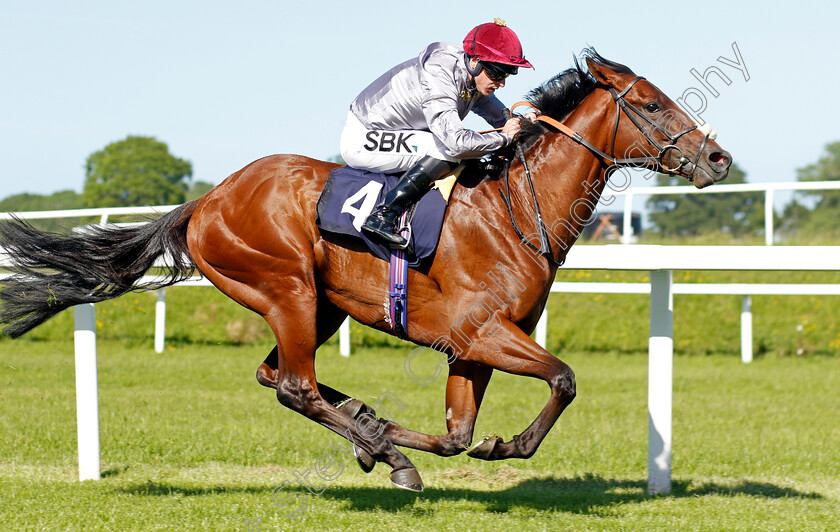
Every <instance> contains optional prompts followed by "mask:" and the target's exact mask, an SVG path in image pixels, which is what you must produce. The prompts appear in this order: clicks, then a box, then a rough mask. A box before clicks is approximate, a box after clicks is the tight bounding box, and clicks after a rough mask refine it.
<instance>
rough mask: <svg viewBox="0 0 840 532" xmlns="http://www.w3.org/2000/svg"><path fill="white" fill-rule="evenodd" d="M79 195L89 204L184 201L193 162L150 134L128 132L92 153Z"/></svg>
mask: <svg viewBox="0 0 840 532" xmlns="http://www.w3.org/2000/svg"><path fill="white" fill-rule="evenodd" d="M85 170H86V171H85V175H86V179H85V189H84V192H82V199H83V200H84V202H85V204H86V205H87V206H89V207H128V206H140V205H171V204H176V203H183V202H184V200H185V198H186V191H187V183H186V181H188V180H189V179H190V178H191V177H192V165H191V164H190V162H189V161H185V160H183V159H179V158H178V157H175V156H174V155H172V154H170V153H169V148H168V147H167V145H166V144H165V143H163V142H160V141H158V140H156V139H154V138H153V137H137V136H129V137H127V138H126V139H125V140H121V141H118V142H113V143H111V144H109V145H107V146H105V148H103V149H102V150H100V151H98V152H95V153H93V154H91V156H90V157H88V160H87V164H86V165H85Z"/></svg>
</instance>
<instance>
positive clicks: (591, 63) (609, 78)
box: [586, 57, 620, 87]
mask: <svg viewBox="0 0 840 532" xmlns="http://www.w3.org/2000/svg"><path fill="white" fill-rule="evenodd" d="M586 66H587V67H589V72H590V73H591V74H592V75H593V76H595V79H597V80H598V81H600V82H601V83H603V84H605V85H609V86H610V87H616V86H617V85H620V83H618V81H619V79H620V75H619V74H616V73H615V72H614V71H613V70H610V69H609V67H606V66H604V65H602V64H601V63H598V62H597V61H595V60H593V59H592V58H590V57H587V58H586Z"/></svg>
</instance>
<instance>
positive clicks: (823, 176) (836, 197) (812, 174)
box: [788, 142, 840, 234]
mask: <svg viewBox="0 0 840 532" xmlns="http://www.w3.org/2000/svg"><path fill="white" fill-rule="evenodd" d="M797 174H798V178H799V180H800V181H837V180H840V142H833V143H831V144H828V145H826V147H825V155H824V156H822V157H820V158H819V160H818V161H817V162H816V163H814V164H809V165H808V166H805V167H803V168H800V169H798V170H797ZM797 196H798V197H801V198H805V203H808V204H812V205H813V208H812V209H808V208H807V207H804V206H803V205H801V204H799V203H798V202H796V201H794V206H795V208H796V211H797V213H798V216H797V217H796V218H795V219H793V220H790V222H791V223H790V224H788V225H791V227H790V228H789V229H791V230H792V231H793V232H795V231H796V230H797V229H801V230H802V232H804V233H806V234H813V233H820V234H826V233H834V234H836V233H837V232H838V226H837V220H838V219H840V190H814V191H802V192H798V193H797Z"/></svg>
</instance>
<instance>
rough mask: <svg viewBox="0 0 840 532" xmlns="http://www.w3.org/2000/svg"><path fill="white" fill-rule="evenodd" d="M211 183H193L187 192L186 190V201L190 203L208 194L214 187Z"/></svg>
mask: <svg viewBox="0 0 840 532" xmlns="http://www.w3.org/2000/svg"><path fill="white" fill-rule="evenodd" d="M215 186H216V185H214V184H213V183H208V182H206V181H194V182H193V183H192V184H191V185H190V188H189V190H187V201H192V200H194V199H197V198H200V197H201V196H203V195H205V194H207V193H208V192H210V190H212V189H213V187H215Z"/></svg>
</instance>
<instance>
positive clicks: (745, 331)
mask: <svg viewBox="0 0 840 532" xmlns="http://www.w3.org/2000/svg"><path fill="white" fill-rule="evenodd" d="M752 318H753V317H752V296H751V295H745V296H742V297H741V362H743V363H745V364H749V363H750V362H752V359H753V338H752V336H753V335H752V329H753V325H752V322H753V319H752Z"/></svg>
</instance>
